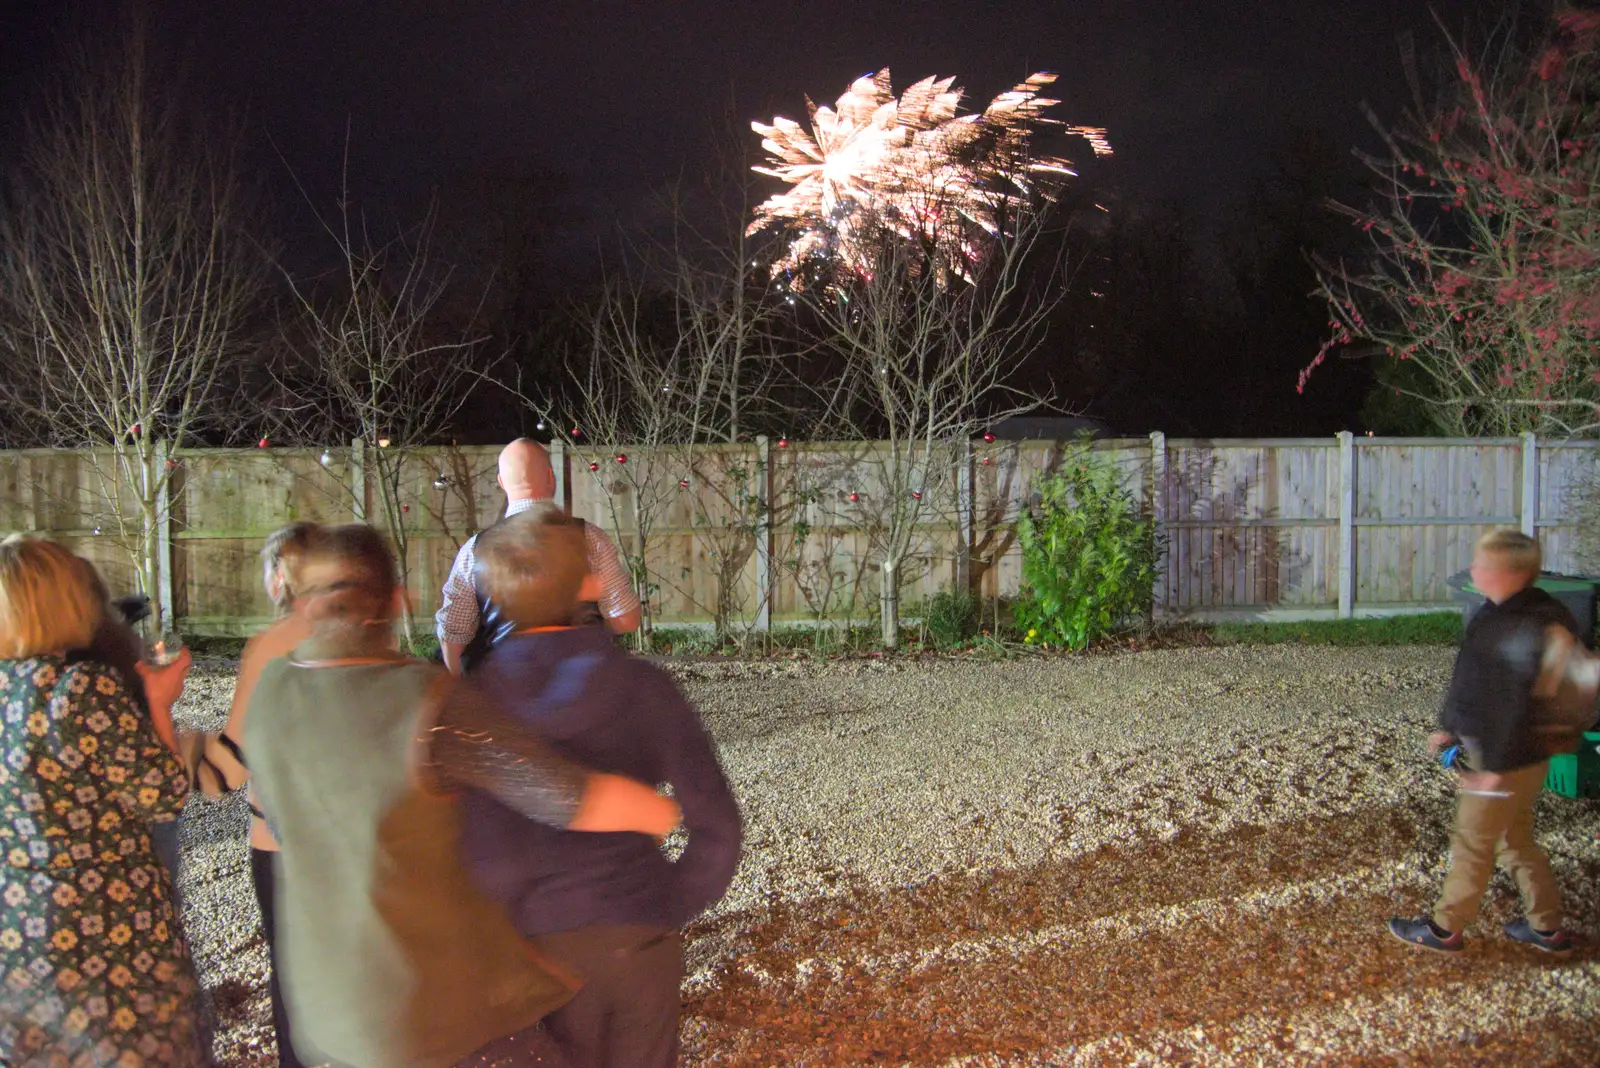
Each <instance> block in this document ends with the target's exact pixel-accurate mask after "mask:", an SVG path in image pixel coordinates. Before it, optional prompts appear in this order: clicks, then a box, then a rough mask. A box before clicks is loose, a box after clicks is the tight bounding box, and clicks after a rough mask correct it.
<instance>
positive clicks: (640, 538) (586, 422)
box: [541, 282, 691, 650]
mask: <svg viewBox="0 0 1600 1068" xmlns="http://www.w3.org/2000/svg"><path fill="white" fill-rule="evenodd" d="M644 299H645V298H644V294H643V291H642V289H641V288H639V287H638V286H637V285H635V284H632V283H629V282H616V283H613V284H611V285H609V286H608V287H607V288H606V290H605V291H604V293H603V294H602V296H601V298H600V299H599V301H598V302H597V304H596V305H595V307H594V309H593V312H592V315H591V317H590V319H589V322H588V323H587V326H588V336H587V339H586V342H587V343H586V346H585V348H584V349H583V350H582V351H581V352H580V353H574V354H573V356H572V358H571V359H570V360H569V366H568V376H569V382H568V383H567V385H568V389H567V390H566V391H565V392H566V393H567V395H568V396H569V397H570V399H569V400H566V401H554V400H552V401H545V402H543V403H542V404H541V410H546V411H552V410H553V411H556V412H559V413H560V414H559V415H557V416H556V417H555V421H556V422H558V424H559V425H560V429H562V430H563V431H564V432H565V433H566V434H567V436H568V438H569V440H571V442H572V445H573V452H574V457H575V460H576V462H577V464H578V465H579V468H580V469H582V468H586V469H587V473H586V474H579V475H575V477H588V478H590V479H592V480H593V482H594V483H595V485H596V486H597V487H598V488H599V490H600V491H601V493H602V494H603V497H604V505H605V512H606V515H605V522H606V525H607V526H608V527H609V528H610V530H611V535H612V539H613V540H614V541H615V542H616V543H617V547H618V549H619V550H620V551H621V552H622V554H623V556H624V558H625V559H626V561H627V564H628V571H629V573H630V575H631V576H632V578H633V583H634V589H635V591H636V592H637V593H638V595H639V603H640V605H641V606H642V609H643V614H642V620H641V624H640V627H639V635H638V641H639V646H640V648H641V649H644V650H648V649H649V648H650V645H651V640H652V635H653V633H654V627H655V614H656V613H655V601H656V597H657V595H658V594H659V591H660V584H659V582H656V581H654V580H653V576H652V574H651V572H650V568H649V565H648V560H649V553H650V549H651V535H652V534H653V533H654V530H655V527H656V524H657V522H658V521H659V520H660V518H661V517H662V514H663V513H664V512H665V510H666V509H667V508H668V507H669V506H670V504H671V501H672V499H673V497H674V496H675V495H677V494H680V493H681V492H682V490H683V489H684V487H683V486H681V485H680V482H681V481H682V477H683V476H682V475H681V474H680V473H679V472H680V471H682V470H683V469H684V464H685V462H686V457H685V455H684V449H683V448H682V447H681V446H682V437H681V435H682V433H683V427H682V420H681V418H680V413H679V410H678V408H677V405H676V402H675V399H674V391H675V390H677V389H682V388H683V387H684V384H685V382H686V381H689V380H690V379H691V376H690V375H689V374H688V373H687V372H686V370H685V366H684V350H685V346H684V343H683V338H682V336H681V335H679V336H678V337H676V338H675V339H672V340H669V341H667V342H661V341H659V340H657V339H656V338H655V337H653V336H652V335H651V333H650V332H649V331H648V330H647V329H646V327H645V324H644V316H643V313H642V309H641V305H642V303H643V301H644Z"/></svg>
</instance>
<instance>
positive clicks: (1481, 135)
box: [1299, 11, 1600, 437]
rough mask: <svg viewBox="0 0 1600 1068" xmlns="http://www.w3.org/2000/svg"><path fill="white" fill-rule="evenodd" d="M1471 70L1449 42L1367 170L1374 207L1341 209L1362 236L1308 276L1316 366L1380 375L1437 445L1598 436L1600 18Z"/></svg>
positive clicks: (1505, 46) (1303, 379)
mask: <svg viewBox="0 0 1600 1068" xmlns="http://www.w3.org/2000/svg"><path fill="white" fill-rule="evenodd" d="M1501 44H1502V47H1501V48H1500V49H1499V51H1498V53H1497V54H1498V59H1495V60H1492V61H1479V60H1476V59H1474V58H1473V57H1471V56H1469V55H1468V54H1467V52H1466V51H1465V50H1464V49H1463V48H1462V47H1460V46H1458V45H1457V44H1455V43H1454V42H1451V51H1452V53H1453V56H1454V59H1455V65H1454V66H1455V69H1454V72H1453V76H1451V77H1448V78H1446V79H1445V80H1444V85H1443V92H1442V93H1441V94H1440V100H1439V102H1438V103H1436V104H1432V105H1423V104H1419V105H1418V106H1416V107H1415V108H1414V109H1413V110H1412V111H1411V112H1410V113H1408V114H1407V115H1406V117H1405V118H1404V120H1403V121H1402V122H1401V123H1400V125H1399V126H1398V127H1397V128H1395V129H1393V130H1389V131H1386V133H1385V139H1386V141H1387V143H1388V148H1389V152H1388V154H1387V155H1385V156H1375V157H1370V158H1368V160H1367V162H1368V164H1369V165H1370V166H1371V168H1372V170H1373V171H1374V173H1375V174H1376V176H1377V183H1378V190H1379V192H1378V196H1377V197H1376V198H1375V201H1374V203H1373V204H1372V205H1370V206H1369V207H1367V208H1365V209H1357V208H1350V207H1343V206H1341V210H1342V211H1344V212H1345V213H1346V214H1347V215H1349V216H1350V218H1351V219H1352V220H1353V222H1354V223H1355V224H1356V225H1358V226H1360V227H1361V228H1362V229H1363V230H1365V231H1367V232H1368V233H1369V234H1370V235H1371V238H1372V253H1371V255H1370V256H1367V257H1365V258H1364V259H1363V260H1361V261H1360V262H1357V263H1345V262H1338V263H1329V262H1324V263H1320V264H1319V268H1320V269H1319V277H1320V281H1321V290H1322V294H1323V295H1324V296H1325V297H1326V298H1327V301H1328V307H1329V323H1328V325H1329V330H1330V334H1329V338H1328V340H1327V342H1326V343H1324V345H1323V346H1322V348H1321V350H1320V351H1319V352H1318V353H1317V355H1316V357H1315V358H1314V359H1313V360H1312V361H1311V364H1310V365H1309V366H1308V367H1307V368H1306V369H1305V370H1304V371H1303V372H1302V373H1301V376H1300V383H1299V385H1300V389H1301V390H1304V389H1305V388H1306V385H1307V382H1308V380H1309V379H1310V378H1311V376H1312V374H1313V372H1314V371H1315V369H1316V368H1317V366H1318V365H1320V364H1321V363H1322V362H1323V361H1324V360H1325V359H1326V358H1327V357H1328V356H1329V355H1330V354H1334V353H1339V352H1341V350H1344V351H1347V352H1359V351H1360V350H1363V349H1364V350H1366V351H1367V352H1368V353H1371V354H1374V355H1378V356H1379V357H1380V358H1382V359H1384V360H1385V365H1384V369H1383V371H1382V372H1381V373H1380V381H1382V382H1384V383H1385V386H1386V388H1390V389H1393V390H1394V391H1395V392H1396V393H1399V394H1402V395H1404V396H1407V397H1409V398H1411V399H1412V400H1413V401H1415V402H1417V403H1419V404H1420V405H1421V406H1422V407H1423V409H1424V410H1425V412H1426V413H1427V419H1428V422H1429V423H1430V424H1431V425H1432V426H1433V427H1435V428H1436V429H1437V430H1439V431H1440V432H1442V433H1446V434H1459V435H1509V434H1515V433H1521V432H1523V431H1529V430H1531V431H1535V432H1537V433H1539V434H1541V435H1545V436H1552V437H1568V436H1593V435H1595V434H1596V432H1600V144H1597V142H1600V13H1596V12H1587V11H1584V12H1580V11H1567V12H1564V13H1561V14H1558V15H1557V16H1556V18H1555V20H1554V21H1553V23H1552V25H1551V27H1550V29H1549V33H1548V35H1547V36H1546V38H1545V40H1544V41H1543V42H1541V43H1540V44H1539V45H1538V46H1537V47H1534V48H1526V47H1520V48H1519V47H1516V46H1515V45H1513V44H1510V43H1507V42H1501Z"/></svg>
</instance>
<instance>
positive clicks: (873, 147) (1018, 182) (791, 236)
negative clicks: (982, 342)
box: [749, 69, 1111, 284]
mask: <svg viewBox="0 0 1600 1068" xmlns="http://www.w3.org/2000/svg"><path fill="white" fill-rule="evenodd" d="M1054 81H1055V75H1053V74H1035V75H1033V76H1032V77H1031V78H1029V79H1028V80H1027V81H1024V82H1022V83H1021V84H1019V85H1017V86H1016V87H1015V88H1013V89H1011V90H1010V91H1009V92H1005V93H1001V94H1000V95H999V96H997V97H995V98H994V99H993V100H992V101H990V103H989V105H988V107H986V108H984V110H983V111H981V112H975V113H971V114H966V115H962V114H959V110H960V105H961V98H962V96H963V92H962V90H961V88H960V87H959V86H957V85H956V84H955V79H954V78H924V79H922V80H921V81H920V82H917V83H916V84H915V85H913V86H911V87H910V88H909V89H907V90H906V91H905V92H904V93H903V94H901V95H900V97H899V98H898V99H897V98H896V97H895V95H894V91H893V89H892V87H891V83H890V80H889V71H888V70H887V69H884V70H881V71H879V72H878V73H877V74H874V75H871V76H870V77H865V78H860V79H858V80H857V81H856V82H855V84H853V85H851V86H850V88H849V90H848V91H847V92H846V93H845V94H844V95H843V96H841V97H840V98H839V99H838V101H837V103H836V104H835V106H834V107H832V108H829V107H817V106H816V105H815V104H812V103H811V102H810V101H809V100H808V101H807V102H806V103H807V107H808V109H809V111H810V115H811V127H810V129H809V130H808V129H806V128H805V127H803V126H801V125H800V123H798V122H795V121H794V120H792V119H786V118H782V117H781V116H780V117H778V118H774V119H773V120H772V122H771V124H767V123H760V122H753V123H751V124H750V125H751V128H752V129H754V130H755V131H756V133H758V134H760V135H761V137H762V142H761V145H762V147H763V148H764V149H765V150H766V151H767V153H768V156H769V157H770V158H769V160H768V162H767V164H766V165H764V166H758V167H756V168H754V169H755V170H756V172H757V173H760V174H766V175H770V176H772V177H774V178H777V179H780V180H781V181H783V182H786V183H787V184H788V188H787V189H785V190H784V191H783V192H781V193H777V194H775V195H774V196H772V197H770V198H769V199H768V200H767V201H765V202H764V203H763V204H761V205H760V206H759V207H757V208H756V211H755V219H754V221H753V222H751V224H750V228H749V232H750V233H752V234H754V233H757V232H759V231H762V230H769V229H770V230H776V231H780V232H782V233H783V234H784V235H785V237H786V244H785V245H784V247H783V250H782V252H781V253H780V254H779V255H778V256H777V257H776V259H775V261H774V264H773V266H774V267H775V268H777V269H779V270H782V271H787V272H790V273H791V274H792V275H796V276H798V277H800V278H803V277H804V275H805V273H806V268H807V267H808V266H815V265H819V264H822V263H829V264H832V265H836V266H840V267H843V268H845V269H846V270H850V271H854V272H858V273H865V272H867V271H869V270H870V268H871V263H872V260H873V255H874V250H875V248H876V242H877V241H878V240H879V239H880V238H881V236H882V234H883V231H884V230H885V229H887V230H889V231H891V232H893V233H896V234H898V235H900V236H901V237H902V238H906V239H913V238H915V239H917V240H919V241H922V242H925V243H927V244H928V245H929V247H931V248H933V249H934V250H935V259H936V269H937V270H938V271H939V273H940V275H941V277H955V278H961V279H964V280H967V281H971V279H972V269H973V267H974V266H975V265H976V264H977V262H978V261H979V260H980V259H981V258H982V255H983V251H984V247H985V245H986V244H987V243H988V242H989V240H990V239H992V238H993V237H995V236H998V235H1000V234H1002V233H1004V232H1005V231H1006V227H1007V221H1008V220H1010V219H1012V218H1015V217H1016V215H1017V213H1018V212H1019V211H1020V210H1022V209H1023V208H1024V207H1025V205H1026V204H1027V203H1028V202H1029V201H1030V200H1032V199H1033V198H1035V197H1045V198H1049V197H1050V196H1051V195H1052V194H1053V192H1054V190H1055V189H1056V188H1057V187H1058V186H1059V185H1060V183H1061V182H1063V181H1064V180H1065V179H1067V178H1070V177H1072V176H1074V175H1076V173H1077V172H1076V171H1074V170H1073V168H1072V165H1071V164H1070V163H1069V162H1068V161H1067V160H1065V159H1061V158H1059V157H1054V156H1034V155H1032V154H1031V153H1030V152H1029V147H1030V141H1031V139H1032V136H1033V134H1034V133H1035V132H1036V131H1037V130H1038V129H1039V128H1040V127H1042V126H1046V125H1050V126H1064V128H1065V129H1066V130H1067V131H1068V132H1069V133H1073V134H1077V135H1079V136H1081V137H1084V138H1087V139H1088V141H1089V143H1090V144H1091V145H1092V146H1093V148H1094V152H1095V154H1096V155H1109V154H1110V153H1111V145H1110V143H1109V142H1108V141H1107V140H1106V134H1105V131H1104V130H1102V129H1099V128H1097V127H1088V126H1065V124H1063V123H1060V122H1059V121H1057V120H1053V119H1049V118H1046V117H1045V114H1044V112H1045V111H1046V110H1047V109H1049V108H1051V107H1054V106H1055V105H1056V104H1057V103H1059V101H1056V100H1052V99H1049V98H1048V97H1044V96H1041V95H1040V94H1041V92H1042V91H1043V90H1044V89H1045V88H1046V87H1048V86H1049V85H1050V84H1051V83H1053V82H1054ZM797 284H798V283H797Z"/></svg>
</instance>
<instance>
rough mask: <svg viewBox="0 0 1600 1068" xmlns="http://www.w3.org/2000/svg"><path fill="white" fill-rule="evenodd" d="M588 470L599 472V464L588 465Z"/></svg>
mask: <svg viewBox="0 0 1600 1068" xmlns="http://www.w3.org/2000/svg"><path fill="white" fill-rule="evenodd" d="M589 470H591V471H598V470H600V465H599V464H597V463H591V464H590V465H589Z"/></svg>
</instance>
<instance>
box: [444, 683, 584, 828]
mask: <svg viewBox="0 0 1600 1068" xmlns="http://www.w3.org/2000/svg"><path fill="white" fill-rule="evenodd" d="M436 693H437V699H438V705H437V709H436V713H435V715H434V718H433V721H432V723H431V724H430V725H429V727H428V729H427V731H426V732H425V734H424V737H423V739H422V740H423V742H424V745H423V756H422V766H423V770H424V773H425V775H426V776H427V777H428V778H430V779H431V780H432V785H433V786H434V788H436V789H438V790H440V791H441V792H449V791H451V790H454V789H460V788H463V787H472V788H474V789H478V790H482V791H483V792H484V793H486V794H489V795H490V796H492V797H493V798H494V799H495V800H497V801H499V802H500V803H501V804H503V805H505V806H506V807H507V808H510V809H513V810H514V811H516V812H519V813H521V814H522V815H524V816H526V817H528V818H529V819H532V820H537V821H538V822H540V823H546V824H549V825H550V826H553V827H566V826H568V825H569V824H570V823H571V822H572V820H573V817H574V816H576V815H577V813H578V809H579V807H580V806H581V805H582V803H583V795H584V791H585V789H586V787H587V785H588V778H589V776H588V773H587V772H586V771H585V770H584V769H583V768H581V767H579V766H578V765H576V764H573V763H572V762H570V761H568V760H566V759H564V758H563V757H561V756H558V755H557V754H556V753H555V752H553V751H552V750H551V749H550V747H549V746H548V745H546V744H545V742H544V740H543V739H542V738H540V737H539V736H538V735H537V734H534V733H533V732H532V731H531V730H529V729H528V728H527V727H526V726H524V725H523V724H521V723H519V722H518V721H517V720H516V719H514V718H513V717H512V716H510V715H508V714H507V713H506V712H505V710H504V709H502V708H501V707H500V706H499V705H498V704H497V703H496V702H495V701H494V699H493V698H491V697H490V696H489V695H488V694H486V693H484V692H483V690H481V689H480V688H479V687H477V686H476V685H474V684H473V683H471V682H469V681H466V680H456V679H450V678H448V677H447V678H446V679H444V680H442V684H441V687H440V689H439V690H438V691H436Z"/></svg>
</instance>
